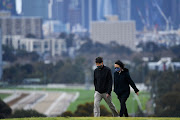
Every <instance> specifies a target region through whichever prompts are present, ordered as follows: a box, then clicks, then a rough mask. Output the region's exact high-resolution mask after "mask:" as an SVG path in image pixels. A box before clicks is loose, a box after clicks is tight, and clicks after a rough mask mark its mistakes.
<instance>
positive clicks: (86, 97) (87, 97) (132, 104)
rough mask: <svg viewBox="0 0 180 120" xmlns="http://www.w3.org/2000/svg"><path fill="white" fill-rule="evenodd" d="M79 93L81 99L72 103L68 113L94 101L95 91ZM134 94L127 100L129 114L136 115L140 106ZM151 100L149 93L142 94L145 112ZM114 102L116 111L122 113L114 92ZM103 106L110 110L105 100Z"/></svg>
mask: <svg viewBox="0 0 180 120" xmlns="http://www.w3.org/2000/svg"><path fill="white" fill-rule="evenodd" d="M78 92H79V93H80V96H79V98H78V99H77V100H76V101H75V102H73V103H71V105H70V106H69V107H68V109H67V110H68V111H72V112H74V111H75V110H76V108H77V106H78V105H79V104H83V103H86V102H93V101H94V90H79V91H78ZM141 93H142V94H141ZM133 94H134V93H133V92H131V95H130V97H129V99H128V100H127V109H128V112H129V113H135V112H136V111H137V110H138V105H137V102H136V100H134V98H133ZM149 98H150V95H149V93H148V92H140V95H139V99H140V101H141V103H142V108H143V110H145V109H146V103H147V101H148V100H149ZM112 101H113V103H114V105H115V106H116V109H117V110H118V111H120V103H119V100H118V99H117V96H116V94H115V93H114V92H112ZM101 105H105V106H106V108H107V109H108V110H110V109H109V107H108V105H107V104H106V102H105V101H104V100H102V102H101Z"/></svg>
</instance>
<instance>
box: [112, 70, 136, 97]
mask: <svg viewBox="0 0 180 120" xmlns="http://www.w3.org/2000/svg"><path fill="white" fill-rule="evenodd" d="M123 70H124V71H121V73H119V72H115V73H114V92H115V93H116V94H117V95H121V96H125V97H129V94H130V87H129V85H131V87H132V88H133V89H134V91H135V93H137V92H138V91H139V90H138V89H137V87H136V85H135V84H134V82H133V81H132V79H131V77H130V75H129V70H128V69H126V68H124V69H123Z"/></svg>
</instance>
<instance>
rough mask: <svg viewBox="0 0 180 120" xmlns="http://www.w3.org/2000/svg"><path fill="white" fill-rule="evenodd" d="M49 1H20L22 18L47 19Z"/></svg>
mask: <svg viewBox="0 0 180 120" xmlns="http://www.w3.org/2000/svg"><path fill="white" fill-rule="evenodd" d="M48 3H49V0H22V16H38V17H42V18H43V19H44V20H46V19H48Z"/></svg>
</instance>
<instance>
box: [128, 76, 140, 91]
mask: <svg viewBox="0 0 180 120" xmlns="http://www.w3.org/2000/svg"><path fill="white" fill-rule="evenodd" d="M126 77H127V80H128V83H129V84H130V85H131V87H132V88H133V89H134V92H135V93H137V94H138V92H139V90H138V89H137V87H136V85H135V83H134V82H133V80H132V79H131V77H130V75H129V73H127V74H126Z"/></svg>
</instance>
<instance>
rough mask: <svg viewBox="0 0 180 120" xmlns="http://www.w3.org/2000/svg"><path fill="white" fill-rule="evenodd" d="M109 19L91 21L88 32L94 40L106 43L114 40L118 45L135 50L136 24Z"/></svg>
mask: <svg viewBox="0 0 180 120" xmlns="http://www.w3.org/2000/svg"><path fill="white" fill-rule="evenodd" d="M108 19H109V21H97V22H91V26H90V34H91V38H92V40H93V41H94V42H100V43H104V44H108V43H110V42H111V41H115V42H117V43H119V44H120V45H124V46H126V47H129V48H131V49H132V50H135V40H136V25H135V22H134V21H117V20H116V19H114V20H112V19H110V18H108Z"/></svg>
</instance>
